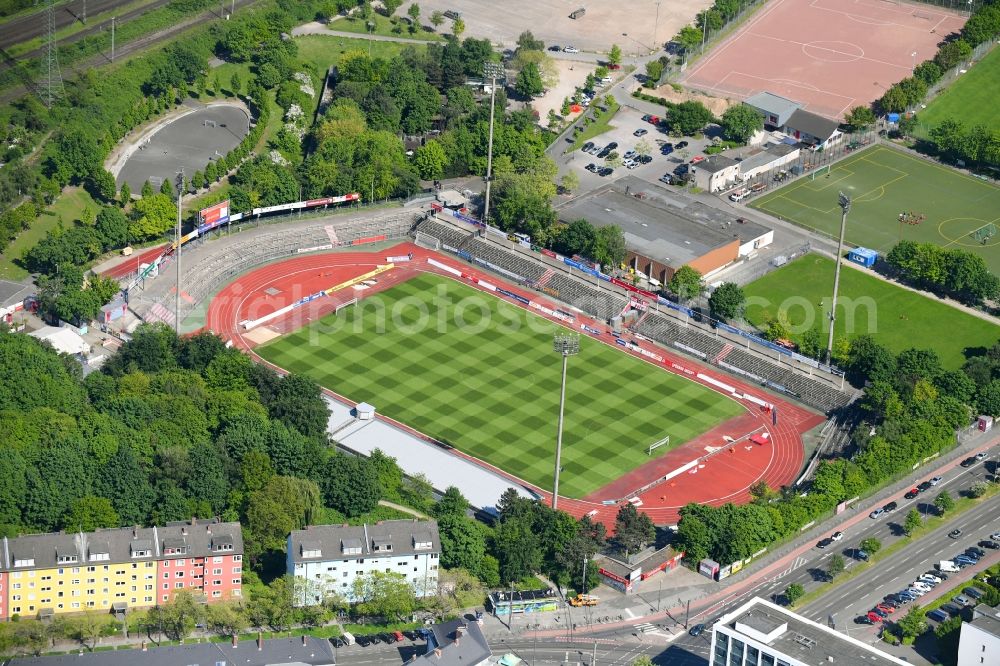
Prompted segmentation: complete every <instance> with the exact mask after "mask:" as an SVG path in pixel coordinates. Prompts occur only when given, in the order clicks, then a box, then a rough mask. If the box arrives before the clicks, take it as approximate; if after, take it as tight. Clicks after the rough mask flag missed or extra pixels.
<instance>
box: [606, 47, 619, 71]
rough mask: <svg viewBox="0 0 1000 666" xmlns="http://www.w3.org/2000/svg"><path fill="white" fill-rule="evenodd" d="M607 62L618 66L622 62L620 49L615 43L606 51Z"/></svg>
mask: <svg viewBox="0 0 1000 666" xmlns="http://www.w3.org/2000/svg"><path fill="white" fill-rule="evenodd" d="M608 64H609V65H611V66H612V67H618V66H619V65H621V64H622V49H621V47H620V46H618V45H617V44H612V45H611V50H610V51H608Z"/></svg>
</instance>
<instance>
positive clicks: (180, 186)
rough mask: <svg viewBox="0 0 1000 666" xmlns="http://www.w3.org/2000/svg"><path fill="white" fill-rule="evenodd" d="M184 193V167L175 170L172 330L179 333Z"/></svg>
mask: <svg viewBox="0 0 1000 666" xmlns="http://www.w3.org/2000/svg"><path fill="white" fill-rule="evenodd" d="M183 195H184V169H181V170H180V171H178V172H177V284H176V285H174V287H175V289H174V291H175V293H174V332H175V333H177V335H180V333H181V197H182V196H183Z"/></svg>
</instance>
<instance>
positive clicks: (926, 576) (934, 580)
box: [917, 573, 941, 585]
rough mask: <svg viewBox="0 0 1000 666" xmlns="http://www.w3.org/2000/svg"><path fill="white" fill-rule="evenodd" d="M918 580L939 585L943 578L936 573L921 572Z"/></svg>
mask: <svg viewBox="0 0 1000 666" xmlns="http://www.w3.org/2000/svg"><path fill="white" fill-rule="evenodd" d="M917 580H922V581H924V582H925V583H930V584H931V585H937V584H938V583H940V582H941V579H940V578H938V577H937V576H935V575H934V574H926V573H925V574H920V577H919V578H917Z"/></svg>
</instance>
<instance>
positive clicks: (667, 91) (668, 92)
mask: <svg viewBox="0 0 1000 666" xmlns="http://www.w3.org/2000/svg"><path fill="white" fill-rule="evenodd" d="M642 92H644V93H645V94H647V95H651V96H652V97H659V98H661V99H665V100H667V101H668V102H673V103H674V104H679V103H681V102H701V103H702V104H704V105H705V106H706V107H708V110H709V111H711V112H712V113H713V114H715V117H716V118H718V117H719V116H721V115H722V114H723V112H725V110H726V109H728V108H729V107H731V106H732V105H734V104H738V103H739V100H736V99H731V98H729V97H712V96H709V95H704V94H702V93H699V92H693V91H688V90H683V91H681V92H677V91H676V90H674V89H673V88H671V87H670V86H669V85H667V86H660V87H659V88H657V89H656V90H648V89H646V88H643V90H642Z"/></svg>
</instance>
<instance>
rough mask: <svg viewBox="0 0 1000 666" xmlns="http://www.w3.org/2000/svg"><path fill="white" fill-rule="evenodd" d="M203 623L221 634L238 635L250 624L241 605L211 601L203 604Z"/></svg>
mask: <svg viewBox="0 0 1000 666" xmlns="http://www.w3.org/2000/svg"><path fill="white" fill-rule="evenodd" d="M205 624H206V625H207V626H208V628H209V629H211V630H212V631H214V632H215V633H217V634H219V635H221V636H239V635H240V634H241V633H243V632H245V631H246V630H247V629H248V628H249V626H250V620H249V618H247V614H246V611H245V610H244V608H243V606H241V605H239V604H236V603H232V602H222V603H212V604H208V605H206V606H205Z"/></svg>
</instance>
